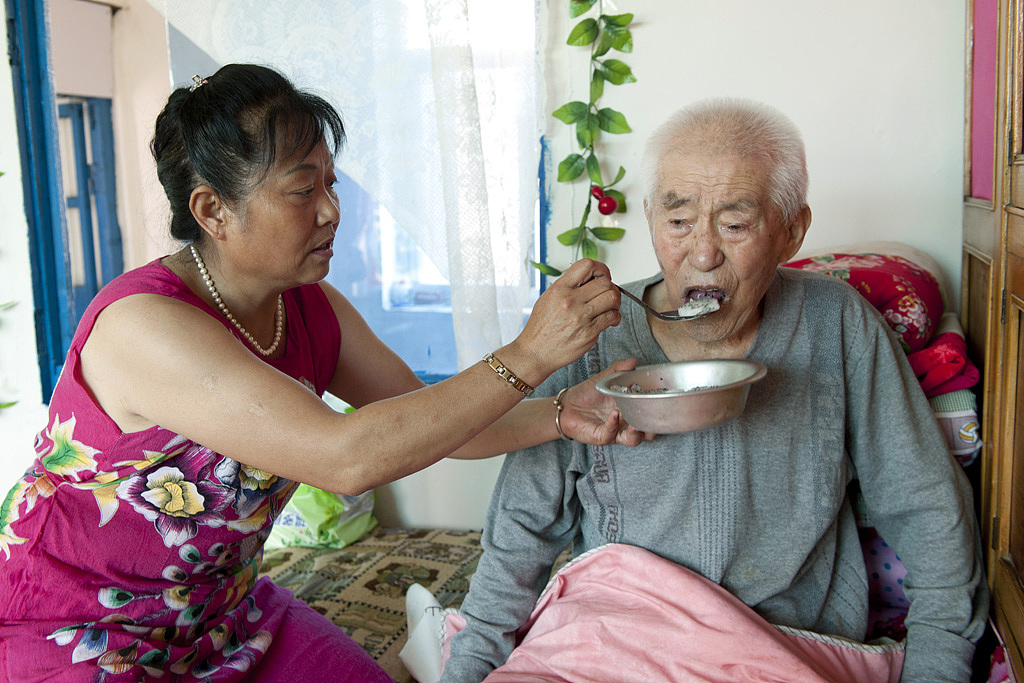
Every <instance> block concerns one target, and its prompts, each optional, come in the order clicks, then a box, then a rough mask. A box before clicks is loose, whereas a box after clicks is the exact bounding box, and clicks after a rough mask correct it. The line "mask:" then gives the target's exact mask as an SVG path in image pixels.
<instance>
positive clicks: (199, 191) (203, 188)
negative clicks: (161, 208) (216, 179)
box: [188, 185, 228, 240]
mask: <svg viewBox="0 0 1024 683" xmlns="http://www.w3.org/2000/svg"><path fill="white" fill-rule="evenodd" d="M188 208H189V210H191V211H192V216H193V217H194V218H195V219H196V222H197V223H199V227H201V228H202V229H203V232H205V233H206V234H207V235H209V236H210V237H211V238H212V239H215V240H216V239H223V238H224V235H225V230H224V228H225V221H226V219H227V213H228V210H227V207H226V206H225V205H224V202H223V201H222V200H221V198H220V195H218V194H217V192H216V190H214V189H213V188H212V187H210V186H209V185H199V186H198V187H196V188H195V189H194V190H192V195H191V196H190V197H189V200H188Z"/></svg>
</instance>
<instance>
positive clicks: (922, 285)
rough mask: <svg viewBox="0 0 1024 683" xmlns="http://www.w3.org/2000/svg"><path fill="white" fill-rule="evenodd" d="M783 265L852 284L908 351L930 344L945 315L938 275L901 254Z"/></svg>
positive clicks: (827, 257) (816, 259)
mask: <svg viewBox="0 0 1024 683" xmlns="http://www.w3.org/2000/svg"><path fill="white" fill-rule="evenodd" d="M783 265H785V266H787V267H789V268H799V269H801V270H811V271H815V272H818V273H825V274H827V275H831V276H832V277H836V278H839V279H840V280H845V281H846V282H848V283H850V284H851V285H852V286H853V287H854V288H855V289H856V290H857V291H858V292H860V294H861V296H863V297H864V298H865V299H867V300H868V302H869V303H870V304H871V305H872V306H874V307H875V308H876V309H877V310H878V312H879V313H881V314H882V317H883V318H885V322H886V323H888V325H889V327H891V328H892V329H893V331H895V332H896V334H898V335H899V339H900V343H901V344H902V345H903V349H904V350H905V351H907V352H910V351H919V350H921V349H923V348H924V347H925V346H926V345H927V344H928V342H929V341H930V340H931V338H932V334H933V333H934V331H935V325H936V324H937V322H938V320H939V318H940V317H941V316H942V309H943V305H942V293H941V291H940V290H939V283H938V281H937V280H936V279H935V276H933V275H932V274H931V273H929V272H928V271H927V270H925V269H924V268H922V267H920V266H919V265H917V264H916V263H913V262H912V261H909V260H907V259H905V258H903V257H902V256H894V255H888V254H825V255H822V256H814V257H811V258H805V259H798V260H796V261H790V262H789V263H785V264H783Z"/></svg>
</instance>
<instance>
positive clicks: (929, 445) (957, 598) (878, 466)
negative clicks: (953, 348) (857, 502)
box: [844, 313, 988, 683]
mask: <svg viewBox="0 0 1024 683" xmlns="http://www.w3.org/2000/svg"><path fill="white" fill-rule="evenodd" d="M852 317H854V318H856V317H857V315H856V314H855V313H854V314H852ZM851 322H854V323H859V321H856V320H854V321H851ZM844 327H847V329H851V328H852V330H854V331H855V333H856V334H857V335H858V336H860V338H859V339H854V340H848V343H846V344H844V346H845V348H847V349H856V350H857V353H856V354H855V355H854V354H851V357H850V358H848V359H847V363H846V367H847V370H846V372H847V387H848V400H849V403H848V415H847V419H848V422H847V424H848V434H847V447H848V449H849V453H850V456H851V458H852V460H853V463H854V467H855V469H856V473H857V477H858V479H859V481H860V486H861V491H862V493H863V495H864V500H865V504H866V506H867V511H868V515H869V517H870V518H871V521H872V523H873V524H874V525H875V527H876V528H877V529H878V531H879V533H880V534H881V536H882V538H884V539H885V540H886V542H887V543H888V544H889V545H890V546H892V548H893V549H894V550H895V551H896V553H897V554H898V555H899V557H900V559H901V561H902V562H903V564H904V566H905V567H906V568H907V577H906V580H905V584H904V589H905V592H906V595H907V597H908V599H909V600H910V610H909V613H908V615H907V619H906V626H907V642H906V659H905V662H904V667H903V675H902V679H901V680H902V681H904V683H911V682H913V681H968V680H970V676H971V659H972V655H973V652H974V643H975V642H976V641H977V639H978V638H979V637H980V636H981V634H982V631H983V630H984V627H985V619H986V614H987V609H988V588H987V584H986V582H985V579H984V569H983V567H984V565H983V561H982V555H981V545H980V540H979V534H978V527H977V521H976V518H975V514H974V508H973V502H972V494H971V489H970V485H969V484H968V482H967V478H966V477H965V476H964V473H963V470H962V468H961V467H960V465H959V464H957V463H956V462H955V461H954V460H953V458H952V457H951V456H950V455H949V452H948V450H947V447H946V444H945V441H944V440H943V438H942V436H941V434H940V432H939V431H938V430H937V429H935V428H934V424H933V421H934V414H933V413H932V410H931V407H930V406H929V404H928V401H927V399H926V398H925V396H924V393H923V392H922V391H921V390H920V385H919V384H918V381H917V378H916V377H915V376H914V373H913V371H912V370H911V368H910V365H909V363H908V362H907V359H906V355H905V354H904V353H903V351H902V349H900V348H899V346H898V345H897V344H896V342H895V341H894V339H893V338H892V336H891V335H889V334H886V332H887V331H888V329H887V328H885V327H883V326H878V325H865V326H861V325H860V324H853V325H849V326H844Z"/></svg>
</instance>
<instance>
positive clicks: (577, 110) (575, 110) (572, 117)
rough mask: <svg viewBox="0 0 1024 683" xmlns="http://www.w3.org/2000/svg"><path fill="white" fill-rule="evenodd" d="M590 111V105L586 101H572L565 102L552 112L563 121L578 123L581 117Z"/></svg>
mask: <svg viewBox="0 0 1024 683" xmlns="http://www.w3.org/2000/svg"><path fill="white" fill-rule="evenodd" d="M588 111H590V105H589V104H587V103H586V102H580V101H578V100H577V101H575V102H570V103H569V104H563V105H562V106H561V107H559V108H558V109H556V110H555V111H553V112H552V113H551V115H552V116H554V117H555V118H556V119H558V120H559V121H561V122H562V123H569V124H572V123H576V122H577V121H579V120H580V119H581V118H583V117H584V116H586V115H587V112H588Z"/></svg>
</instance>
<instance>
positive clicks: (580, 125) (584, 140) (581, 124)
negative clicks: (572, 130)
mask: <svg viewBox="0 0 1024 683" xmlns="http://www.w3.org/2000/svg"><path fill="white" fill-rule="evenodd" d="M593 118H595V117H593V116H589V115H588V116H587V118H586V119H580V120H579V121H577V122H576V141H577V142H579V143H580V148H581V149H589V148H591V147H593V146H594V140H595V139H596V137H597V136H596V135H594V128H595V126H592V125H591V119H593Z"/></svg>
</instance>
